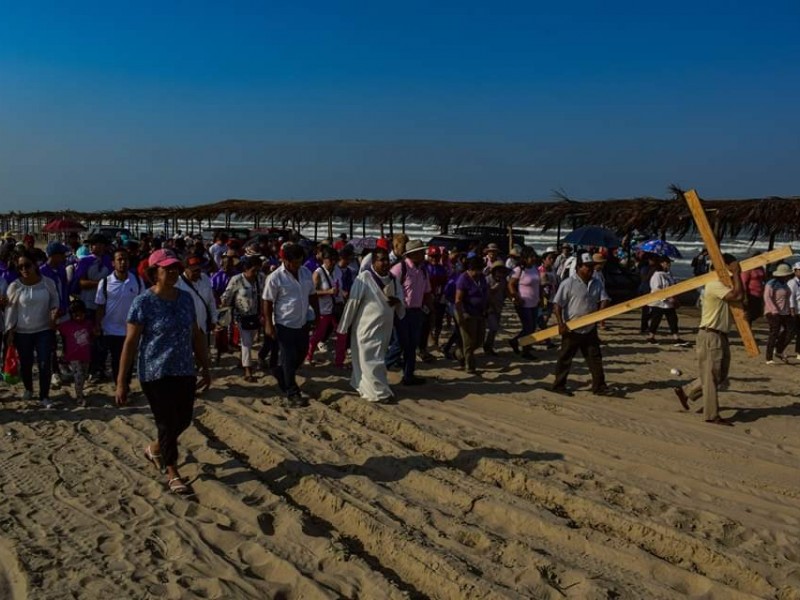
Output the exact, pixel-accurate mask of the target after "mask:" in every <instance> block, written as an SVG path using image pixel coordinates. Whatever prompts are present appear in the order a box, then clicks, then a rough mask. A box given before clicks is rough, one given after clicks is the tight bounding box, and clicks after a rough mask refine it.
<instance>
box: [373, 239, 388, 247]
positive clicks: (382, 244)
mask: <svg viewBox="0 0 800 600" xmlns="http://www.w3.org/2000/svg"><path fill="white" fill-rule="evenodd" d="M375 246H376V247H377V248H383V249H384V250H388V249H389V240H387V239H386V238H378V241H377V242H375Z"/></svg>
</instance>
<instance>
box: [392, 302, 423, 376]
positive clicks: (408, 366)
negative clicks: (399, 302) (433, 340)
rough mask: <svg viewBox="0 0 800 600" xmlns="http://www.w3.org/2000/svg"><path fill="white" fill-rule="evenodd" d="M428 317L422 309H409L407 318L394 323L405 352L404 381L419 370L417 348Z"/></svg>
mask: <svg viewBox="0 0 800 600" xmlns="http://www.w3.org/2000/svg"><path fill="white" fill-rule="evenodd" d="M427 318H428V315H426V314H425V313H424V312H422V309H421V308H407V309H406V316H404V317H403V318H402V319H397V320H395V322H394V326H395V330H396V331H397V339H398V341H399V342H400V348H401V350H402V351H403V379H404V380H409V379H411V378H412V377H413V376H414V371H415V370H416V368H417V346H418V345H419V338H420V335H421V333H422V321H423V319H427Z"/></svg>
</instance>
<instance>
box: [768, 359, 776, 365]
mask: <svg viewBox="0 0 800 600" xmlns="http://www.w3.org/2000/svg"><path fill="white" fill-rule="evenodd" d="M767 364H768V365H774V364H775V361H774V360H768V361H767Z"/></svg>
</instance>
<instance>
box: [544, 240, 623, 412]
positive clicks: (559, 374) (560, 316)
mask: <svg viewBox="0 0 800 600" xmlns="http://www.w3.org/2000/svg"><path fill="white" fill-rule="evenodd" d="M577 258H578V263H577V268H576V271H575V274H574V275H572V276H570V277H567V278H566V279H565V280H564V281H562V282H561V284H560V285H559V286H558V290H557V291H556V295H555V296H554V297H553V314H555V316H556V321H557V322H558V332H559V333H560V334H561V349H560V350H559V353H558V361H557V362H556V378H555V381H554V382H553V388H552V390H553V391H554V392H556V393H557V394H562V395H564V396H572V395H573V394H572V392H571V391H570V390H569V389H568V388H567V375H569V371H570V368H571V367H572V359H573V358H574V357H575V354H576V353H577V352H578V350H580V351H581V354H582V355H583V358H584V359H585V360H586V364H587V365H588V366H589V371H590V372H591V374H592V393H593V394H595V395H596V396H608V395H611V391H610V390H609V389H608V386H606V379H605V374H604V373H603V356H602V354H601V352H600V338H599V337H598V336H597V323H592V324H591V325H587V326H586V327H580V328H578V329H575V330H570V329H569V328H568V327H567V321H570V320H572V319H576V318H578V317H582V316H584V315H588V314H589V313H593V312H595V311H596V310H597V309H598V308H605V307H606V306H607V305H608V303H609V300H610V298H609V297H608V294H607V293H606V290H605V287H603V283H602V282H601V281H600V280H599V279H597V278H596V277H593V276H592V275H593V273H594V262H593V258H592V255H591V254H589V253H588V252H583V253H581V254H580V255H579V256H578V257H577Z"/></svg>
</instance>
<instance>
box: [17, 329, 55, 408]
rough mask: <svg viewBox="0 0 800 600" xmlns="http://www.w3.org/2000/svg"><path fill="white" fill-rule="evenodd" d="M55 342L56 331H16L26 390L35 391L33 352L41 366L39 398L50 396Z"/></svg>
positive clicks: (21, 373) (21, 371)
mask: <svg viewBox="0 0 800 600" xmlns="http://www.w3.org/2000/svg"><path fill="white" fill-rule="evenodd" d="M54 344H55V332H54V331H53V330H52V329H45V330H44V331H38V332H36V333H15V334H14V345H15V346H16V347H17V352H19V363H20V364H19V367H20V369H19V370H20V375H21V376H22V383H23V385H24V386H25V389H26V390H30V391H31V392H32V391H33V353H34V352H36V364H37V365H38V367H39V399H40V400H43V399H45V398H49V397H50V376H51V374H52V371H51V366H52V362H51V360H50V359H51V356H50V355H51V353H52V352H53V345H54Z"/></svg>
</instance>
